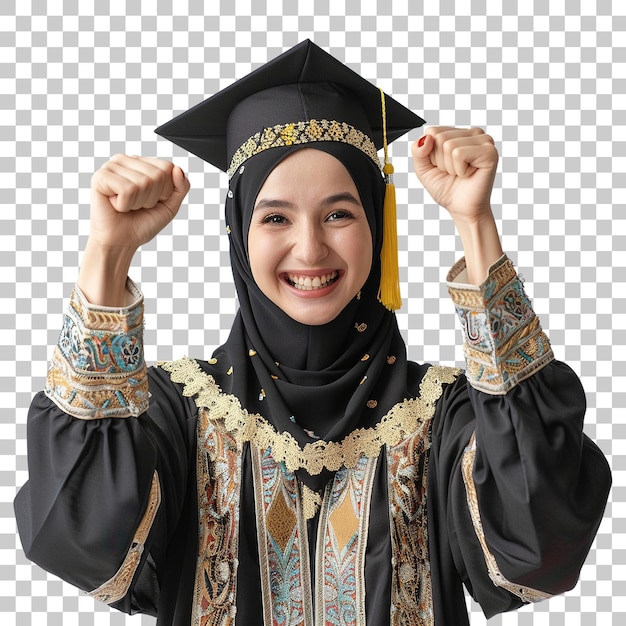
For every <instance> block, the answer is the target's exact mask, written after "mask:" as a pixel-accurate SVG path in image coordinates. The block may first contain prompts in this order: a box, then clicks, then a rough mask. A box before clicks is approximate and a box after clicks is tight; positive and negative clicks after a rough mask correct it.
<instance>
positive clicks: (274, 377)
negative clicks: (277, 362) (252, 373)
mask: <svg viewBox="0 0 626 626" xmlns="http://www.w3.org/2000/svg"><path fill="white" fill-rule="evenodd" d="M270 376H271V377H272V380H278V376H275V375H274V374H270Z"/></svg>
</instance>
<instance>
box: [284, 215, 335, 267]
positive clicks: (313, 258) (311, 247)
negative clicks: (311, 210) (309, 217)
mask: <svg viewBox="0 0 626 626" xmlns="http://www.w3.org/2000/svg"><path fill="white" fill-rule="evenodd" d="M293 256H294V257H295V258H296V259H297V260H298V261H300V262H301V263H303V264H306V265H309V266H311V267H314V266H315V265H318V264H319V262H320V261H322V260H323V259H325V258H326V257H327V256H328V247H327V245H326V242H325V240H324V233H323V232H322V228H320V227H319V226H317V225H315V224H309V223H306V224H303V225H302V226H301V227H300V228H299V229H298V231H297V233H296V240H295V242H294V247H293Z"/></svg>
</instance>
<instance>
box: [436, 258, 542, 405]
mask: <svg viewBox="0 0 626 626" xmlns="http://www.w3.org/2000/svg"><path fill="white" fill-rule="evenodd" d="M464 268H465V265H464V261H461V262H459V263H457V265H455V266H454V267H453V268H452V270H451V271H450V274H449V275H448V289H449V292H450V295H451V296H452V299H453V301H454V303H455V306H456V311H457V315H458V317H459V320H460V321H461V327H462V329H463V334H464V336H465V345H464V351H465V358H466V362H467V377H468V380H469V381H470V383H471V384H472V385H473V386H474V387H475V388H476V389H480V390H481V391H485V392H487V393H491V394H504V393H506V392H507V391H508V390H509V389H511V388H512V387H514V386H515V385H517V384H518V383H519V382H520V381H522V380H524V379H525V378H528V376H531V375H532V374H533V373H534V372H536V371H537V370H538V369H541V368H542V367H544V366H545V365H547V364H548V363H549V362H550V361H551V360H552V359H553V358H554V357H553V354H552V349H551V348H550V342H549V340H548V338H547V336H546V335H545V333H544V332H543V330H542V329H541V326H540V324H539V319H538V318H537V317H536V316H535V313H534V311H533V309H532V304H531V302H530V300H529V298H528V296H527V295H526V293H525V291H524V286H523V284H522V281H521V280H520V278H519V277H518V276H517V274H516V272H515V268H514V267H513V264H512V263H511V261H510V260H509V259H507V258H506V257H504V256H503V257H502V258H501V259H500V261H498V262H497V263H496V264H495V265H494V266H493V267H492V268H491V271H490V273H489V276H488V277H487V279H486V280H485V282H484V283H483V284H482V285H480V286H479V287H472V286H469V285H463V286H456V285H455V284H454V283H453V281H454V280H455V279H456V278H457V277H458V276H459V274H461V272H462V271H463V270H464Z"/></svg>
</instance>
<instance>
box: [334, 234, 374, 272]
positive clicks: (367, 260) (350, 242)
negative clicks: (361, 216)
mask: <svg viewBox="0 0 626 626" xmlns="http://www.w3.org/2000/svg"><path fill="white" fill-rule="evenodd" d="M341 248H342V249H343V251H344V252H343V254H344V258H345V259H346V261H347V263H348V265H349V266H350V267H352V268H353V270H354V273H355V275H357V276H359V277H360V279H362V280H363V281H365V279H366V278H367V277H368V276H369V273H370V270H371V269H372V255H373V248H372V239H371V233H370V230H369V228H368V227H361V228H358V229H354V231H352V232H351V233H350V234H349V236H347V237H345V238H344V239H343V241H342V242H341Z"/></svg>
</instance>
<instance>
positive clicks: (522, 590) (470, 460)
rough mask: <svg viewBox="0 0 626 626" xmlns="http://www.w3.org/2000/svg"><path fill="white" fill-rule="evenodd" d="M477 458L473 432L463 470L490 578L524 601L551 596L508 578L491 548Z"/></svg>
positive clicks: (474, 521)
mask: <svg viewBox="0 0 626 626" xmlns="http://www.w3.org/2000/svg"><path fill="white" fill-rule="evenodd" d="M475 458H476V435H475V434H473V435H472V438H471V440H470V442H469V444H468V446H467V448H466V449H465V452H464V453H463V459H462V462H461V471H462V472H463V482H464V483H465V489H466V491H467V504H468V507H469V510H470V515H471V517H472V523H473V524H474V531H475V532H476V536H477V537H478V541H479V543H480V547H481V548H482V551H483V555H484V557H485V563H486V564H487V570H488V572H489V578H491V580H492V581H493V584H494V585H495V586H496V587H501V588H502V589H506V590H507V591H508V592H509V593H512V594H513V595H515V596H517V597H518V598H519V599H520V600H522V602H539V601H541V600H546V599H547V598H550V597H551V595H550V594H548V593H545V592H544V591H539V590H537V589H532V588H531V587H524V586H523V585H517V584H515V583H514V582H511V581H509V580H508V579H506V578H505V577H504V576H503V574H502V572H501V571H500V568H499V567H498V563H497V562H496V558H495V556H494V555H493V554H492V552H491V550H489V546H488V545H487V540H486V539H485V533H484V532H483V525H482V521H481V519H480V508H479V506H478V494H477V493H476V485H475V484H474V478H473V473H472V472H473V468H474V459H475Z"/></svg>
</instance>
